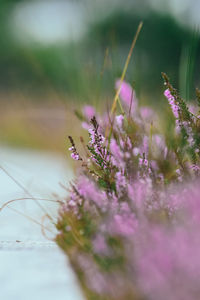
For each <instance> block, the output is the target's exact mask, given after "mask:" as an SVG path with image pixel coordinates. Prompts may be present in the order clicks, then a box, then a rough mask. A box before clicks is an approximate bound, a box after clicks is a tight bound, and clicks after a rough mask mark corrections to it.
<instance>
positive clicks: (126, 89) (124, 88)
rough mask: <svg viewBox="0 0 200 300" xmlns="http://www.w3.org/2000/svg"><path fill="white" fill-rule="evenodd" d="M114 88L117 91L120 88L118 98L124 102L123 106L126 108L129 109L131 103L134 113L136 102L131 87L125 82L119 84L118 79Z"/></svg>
mask: <svg viewBox="0 0 200 300" xmlns="http://www.w3.org/2000/svg"><path fill="white" fill-rule="evenodd" d="M120 85H121V88H120ZM115 87H116V89H117V90H118V89H119V88H120V93H119V96H120V98H121V100H122V101H123V102H124V104H126V106H128V108H129V107H130V105H131V103H132V111H134V110H135V109H136V107H137V100H136V96H135V92H134V90H133V89H132V87H131V85H130V84H129V83H127V82H125V81H122V83H121V80H120V79H118V80H117V81H116V83H115Z"/></svg>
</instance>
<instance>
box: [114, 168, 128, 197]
mask: <svg viewBox="0 0 200 300" xmlns="http://www.w3.org/2000/svg"><path fill="white" fill-rule="evenodd" d="M115 182H116V189H117V193H118V196H119V197H120V196H121V195H122V193H123V190H124V189H125V188H126V185H127V182H126V177H125V176H124V175H123V174H122V173H121V172H120V171H119V172H117V173H116V175H115Z"/></svg>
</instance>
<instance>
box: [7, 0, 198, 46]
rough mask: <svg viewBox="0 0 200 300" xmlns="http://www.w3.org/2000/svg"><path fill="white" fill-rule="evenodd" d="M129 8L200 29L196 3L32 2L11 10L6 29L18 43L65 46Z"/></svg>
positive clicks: (158, 0)
mask: <svg viewBox="0 0 200 300" xmlns="http://www.w3.org/2000/svg"><path fill="white" fill-rule="evenodd" d="M130 6H131V7H132V9H133V6H135V8H134V9H136V10H142V9H145V8H147V9H148V8H149V7H152V8H153V9H155V10H156V11H162V12H169V13H171V14H172V15H173V16H175V17H176V18H177V20H179V22H180V23H182V24H183V25H189V26H192V27H196V26H199V25H200V1H199V0H168V1H161V0H124V1H121V0H84V1H78V0H76V1H75V0H74V1H73V0H32V1H28V2H27V1H24V2H20V3H19V4H17V5H16V6H15V8H14V9H13V11H12V12H11V16H10V18H9V19H10V27H11V30H12V32H13V33H14V34H15V36H16V37H17V39H18V40H19V41H20V42H22V43H27V42H30V41H33V42H38V43H43V44H54V43H58V42H66V41H68V40H77V39H79V38H80V37H81V36H83V35H84V33H85V32H86V30H87V26H88V24H89V22H90V21H91V20H94V19H95V18H96V19H97V18H101V17H103V16H105V15H106V14H109V13H110V12H111V11H113V10H114V9H116V8H118V7H121V8H123V9H126V8H129V7H130Z"/></svg>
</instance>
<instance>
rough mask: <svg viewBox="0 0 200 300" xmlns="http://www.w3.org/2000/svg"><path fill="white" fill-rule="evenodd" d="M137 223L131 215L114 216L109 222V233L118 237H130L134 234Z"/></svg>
mask: <svg viewBox="0 0 200 300" xmlns="http://www.w3.org/2000/svg"><path fill="white" fill-rule="evenodd" d="M137 226H138V221H137V219H136V217H135V215H134V214H133V213H122V214H116V215H115V216H114V217H113V219H112V220H110V225H109V232H110V233H112V234H114V235H115V234H116V235H119V236H124V237H130V235H133V234H134V233H135V230H136V228H137Z"/></svg>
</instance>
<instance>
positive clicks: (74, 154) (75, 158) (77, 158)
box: [71, 153, 80, 160]
mask: <svg viewBox="0 0 200 300" xmlns="http://www.w3.org/2000/svg"><path fill="white" fill-rule="evenodd" d="M71 158H73V159H74V160H79V159H80V156H79V155H78V154H76V153H71Z"/></svg>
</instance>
